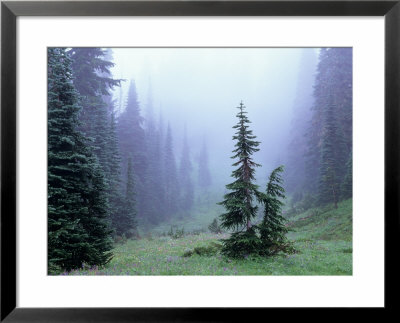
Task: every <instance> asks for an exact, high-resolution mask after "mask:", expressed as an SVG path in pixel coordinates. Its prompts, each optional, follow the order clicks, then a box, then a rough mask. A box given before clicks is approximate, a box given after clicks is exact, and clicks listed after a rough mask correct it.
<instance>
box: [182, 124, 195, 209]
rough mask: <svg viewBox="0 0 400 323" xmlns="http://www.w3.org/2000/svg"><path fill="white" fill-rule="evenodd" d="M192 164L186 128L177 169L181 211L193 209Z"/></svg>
mask: <svg viewBox="0 0 400 323" xmlns="http://www.w3.org/2000/svg"><path fill="white" fill-rule="evenodd" d="M191 172H192V163H191V161H190V151H189V145H188V142H187V134H186V127H185V131H184V136H183V149H182V157H181V163H180V168H179V175H180V176H179V179H180V182H181V188H182V189H181V192H182V196H181V207H182V210H183V211H189V210H190V209H191V208H192V207H193V202H194V187H193V183H192V178H191Z"/></svg>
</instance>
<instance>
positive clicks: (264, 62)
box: [112, 48, 312, 177]
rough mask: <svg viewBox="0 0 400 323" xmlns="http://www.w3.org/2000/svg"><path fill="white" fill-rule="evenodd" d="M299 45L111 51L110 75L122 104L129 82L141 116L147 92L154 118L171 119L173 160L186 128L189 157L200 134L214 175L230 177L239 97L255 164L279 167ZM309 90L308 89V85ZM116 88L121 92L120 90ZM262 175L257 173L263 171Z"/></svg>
mask: <svg viewBox="0 0 400 323" xmlns="http://www.w3.org/2000/svg"><path fill="white" fill-rule="evenodd" d="M302 51H303V49H301V48H114V49H113V57H114V63H115V64H116V65H115V67H114V68H113V69H112V73H113V75H114V77H116V78H123V79H126V80H127V81H126V82H124V83H123V85H122V88H121V90H119V89H116V92H115V97H116V98H117V99H118V98H119V97H120V95H121V94H122V97H123V98H124V99H123V102H125V101H126V99H125V97H126V95H127V90H128V87H129V80H130V79H134V80H135V83H136V87H137V92H138V96H139V101H140V103H141V109H142V114H143V115H144V116H145V115H146V107H147V102H148V96H149V95H151V97H152V101H153V106H154V111H155V114H156V119H157V120H158V115H159V113H161V114H162V116H163V119H164V121H166V122H170V123H171V127H172V129H173V137H174V142H175V144H176V147H177V152H176V154H177V159H178V160H179V156H180V146H181V141H182V134H183V129H184V126H185V124H186V127H187V133H188V138H189V141H190V143H191V147H192V150H191V152H192V157H193V158H195V157H196V154H198V151H199V149H200V147H201V142H202V139H203V136H205V137H206V140H207V142H208V146H209V150H210V152H209V154H210V166H212V167H213V170H212V172H213V173H214V174H219V173H220V174H221V175H223V176H222V177H225V176H229V175H230V172H231V169H230V167H229V165H230V164H231V163H232V160H231V159H230V158H229V157H230V156H231V155H232V152H231V151H232V149H233V144H234V143H233V142H232V136H233V134H234V129H232V126H233V125H235V124H236V122H237V119H236V117H235V116H236V113H237V111H238V110H237V109H235V107H237V106H238V105H239V103H240V101H241V100H243V102H244V104H245V105H246V107H247V111H248V117H249V119H250V121H252V125H251V129H252V130H253V133H254V135H256V136H257V139H258V140H259V141H261V142H262V143H261V145H260V147H259V148H260V152H258V153H256V154H255V159H256V160H257V161H259V162H262V163H263V164H264V165H265V167H266V170H265V172H267V171H269V170H270V169H271V168H273V167H276V166H278V164H279V162H282V160H283V158H284V156H283V154H284V150H285V148H286V146H287V138H288V133H289V130H290V123H291V113H292V109H293V102H294V100H295V96H296V88H297V86H298V82H299V80H298V72H299V66H300V57H301V53H302ZM310 86H312V85H310ZM121 91H122V92H121ZM263 173H264V171H263Z"/></svg>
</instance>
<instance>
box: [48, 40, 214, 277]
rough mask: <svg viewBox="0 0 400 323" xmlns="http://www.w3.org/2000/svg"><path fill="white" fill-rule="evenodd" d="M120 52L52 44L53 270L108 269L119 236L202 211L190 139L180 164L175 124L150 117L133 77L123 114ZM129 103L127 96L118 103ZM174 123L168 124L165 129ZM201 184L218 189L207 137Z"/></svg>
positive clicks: (50, 253)
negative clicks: (115, 94)
mask: <svg viewBox="0 0 400 323" xmlns="http://www.w3.org/2000/svg"><path fill="white" fill-rule="evenodd" d="M113 65H114V63H112V52H111V50H104V49H101V48H70V49H66V48H49V49H48V234H49V236H48V237H49V239H48V248H49V249H48V265H49V272H50V273H52V272H57V271H60V270H67V271H68V270H71V269H76V268H79V267H81V266H82V265H87V266H95V265H104V264H105V263H107V262H108V261H109V260H110V259H111V257H112V254H111V252H110V251H111V249H112V240H113V238H116V237H117V236H122V235H125V236H126V237H130V236H133V235H135V234H136V229H137V223H138V221H140V223H142V224H143V225H154V224H157V223H160V222H161V221H164V220H167V219H168V218H170V217H171V216H176V215H178V216H183V215H184V214H186V213H188V211H189V210H190V209H191V208H192V207H193V203H194V189H195V186H194V183H193V182H194V180H193V178H192V177H193V176H192V174H193V165H192V161H191V160H192V159H191V156H190V148H191V147H189V144H188V142H187V138H186V129H185V136H184V138H183V150H182V153H181V155H180V162H179V164H178V163H177V161H176V157H175V153H174V149H173V147H174V146H173V137H172V130H171V127H170V125H169V123H168V126H167V127H165V124H164V122H163V120H162V118H161V117H160V120H159V121H158V123H156V122H155V120H154V119H155V118H154V115H153V110H152V104H151V97H149V102H148V103H147V105H148V106H147V112H148V113H147V116H146V119H145V118H144V117H143V116H142V113H141V106H140V104H139V100H138V97H137V93H136V87H135V83H134V81H133V80H131V81H130V88H129V93H128V99H127V102H125V103H124V104H122V111H121V113H120V114H119V115H116V112H115V105H116V102H115V101H114V100H113V98H112V91H113V90H114V88H115V87H119V86H120V85H121V82H123V81H125V80H119V79H113V77H112V75H111V73H110V68H111V67H112V66H113ZM119 104H121V102H119ZM165 128H166V129H165ZM197 167H198V169H197V175H198V179H197V186H196V187H199V188H201V189H204V190H206V189H207V188H208V187H209V186H210V185H211V175H210V171H209V166H208V151H207V146H206V142H205V141H204V142H203V147H202V148H201V151H200V155H199V158H198V164H197Z"/></svg>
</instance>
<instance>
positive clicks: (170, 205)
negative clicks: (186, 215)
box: [164, 124, 179, 217]
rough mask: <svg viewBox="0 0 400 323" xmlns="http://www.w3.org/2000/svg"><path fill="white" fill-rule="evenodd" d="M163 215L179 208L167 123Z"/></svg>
mask: <svg viewBox="0 0 400 323" xmlns="http://www.w3.org/2000/svg"><path fill="white" fill-rule="evenodd" d="M164 185H165V207H164V211H165V215H166V216H167V217H168V216H171V215H173V214H176V213H177V212H178V209H179V205H178V201H179V182H178V176H177V170H176V162H175V156H174V151H173V143H172V134H171V127H170V125H169V124H168V128H167V136H166V142H165V151H164Z"/></svg>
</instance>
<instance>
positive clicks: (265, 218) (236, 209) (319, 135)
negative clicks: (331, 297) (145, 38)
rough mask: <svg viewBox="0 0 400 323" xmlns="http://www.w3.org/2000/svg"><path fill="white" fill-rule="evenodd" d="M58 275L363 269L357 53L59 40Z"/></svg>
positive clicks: (53, 253)
mask: <svg viewBox="0 0 400 323" xmlns="http://www.w3.org/2000/svg"><path fill="white" fill-rule="evenodd" d="M47 59H48V71H47V73H48V274H50V275H351V274H352V191H353V190H352V83H353V80H352V49H351V48H92V47H87V48H48V53H47Z"/></svg>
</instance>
